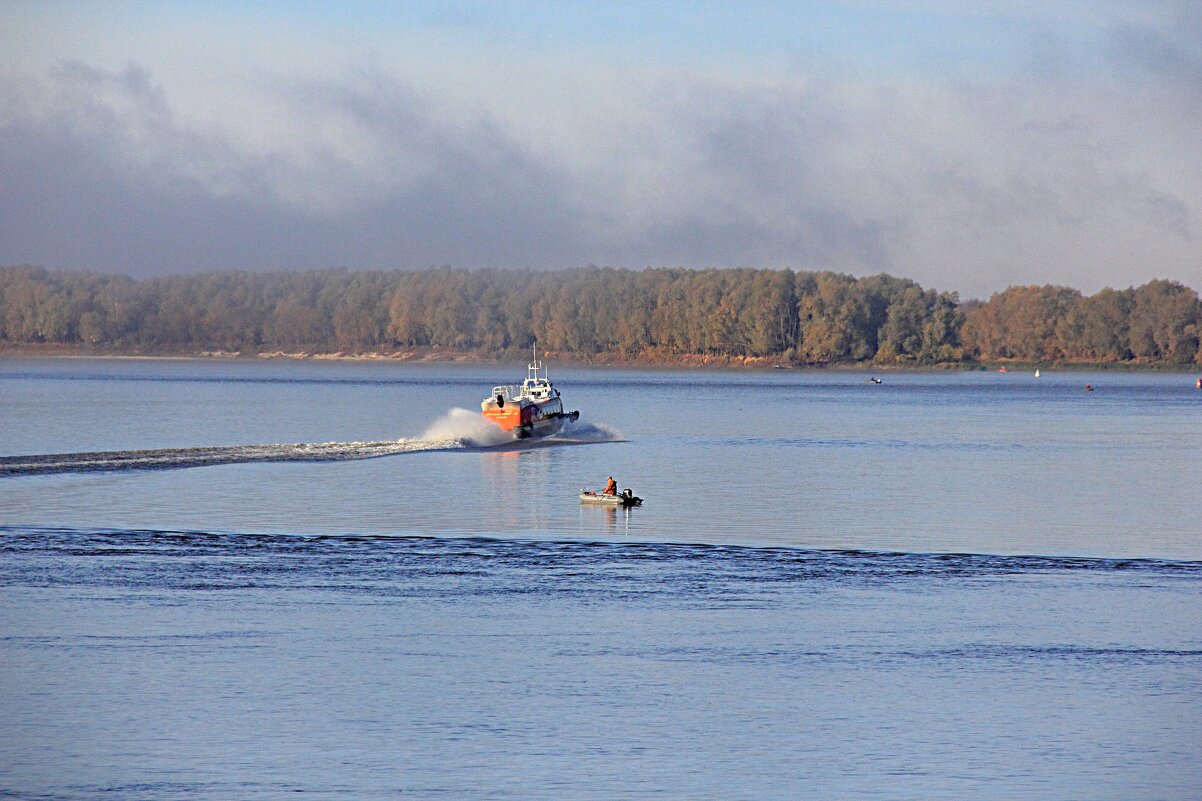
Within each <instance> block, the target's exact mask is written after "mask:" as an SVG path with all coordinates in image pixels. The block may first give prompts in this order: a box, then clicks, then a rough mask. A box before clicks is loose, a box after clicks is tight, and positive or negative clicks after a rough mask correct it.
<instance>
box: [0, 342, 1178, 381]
mask: <svg viewBox="0 0 1202 801" xmlns="http://www.w3.org/2000/svg"><path fill="white" fill-rule="evenodd" d="M539 355H540V357H542V358H545V359H546V360H547V362H549V363H551V364H558V365H563V366H571V367H598V368H607V367H612V368H616V369H639V370H694V369H717V370H837V371H851V372H856V371H858V372H873V371H875V372H900V371H907V372H946V371H949V370H951V371H962V370H963V371H982V370H990V371H991V370H998V369H999V368H1002V367H1005V368H1006V369H1007V370H1009V371H1015V372H1021V371H1024V370H1034V369H1036V368H1038V369H1041V370H1064V371H1070V370H1071V371H1086V370H1096V371H1105V372H1110V371H1128V372H1147V371H1156V372H1178V373H1187V374H1195V373H1199V372H1200V371H1202V367H1199V366H1197V365H1166V364H1140V363H1124V364H1111V363H1102V364H1099V363H1077V362H1055V363H1037V362H1017V361H1006V362H1001V361H999V362H947V363H942V364H933V365H921V364H876V363H872V362H846V363H844V362H839V363H831V364H789V363H787V362H785V361H784V360H782V359H780V358H774V357H763V356H747V357H744V356H705V355H697V354H667V353H664V354H652V355H648V354H641V355H638V356H629V355H624V354H614V353H603V354H597V355H594V356H579V355H576V354H570V353H559V352H555V351H548V352H546V353H545V354H544V353H541V352H540V354H539ZM3 358H18V359H20V358H24V359H95V360H114V361H118V360H119V361H188V360H194V361H239V362H258V361H307V362H331V363H336V362H367V363H390V362H400V363H406V364H431V365H436V364H513V363H516V362H523V363H524V361H528V360H529V353H528V352H526V351H525V350H522V351H513V352H511V353H499V354H498V353H490V354H482V353H477V352H474V351H452V350H446V349H443V348H409V349H405V350H397V351H384V352H380V351H372V352H367V353H346V352H334V353H314V352H309V351H294V352H286V351H267V352H262V353H250V354H246V353H239V352H235V351H221V350H211V351H195V352H183V351H181V352H177V353H172V352H163V353H115V352H111V351H94V350H90V349H83V348H71V347H64V346H61V345H52V346H33V347H30V346H22V347H7V348H3V347H0V359H3Z"/></svg>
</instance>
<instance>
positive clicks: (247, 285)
mask: <svg viewBox="0 0 1202 801" xmlns="http://www.w3.org/2000/svg"><path fill="white" fill-rule="evenodd" d="M535 340H537V341H538V343H539V345H540V347H541V348H542V349H543V350H544V352H546V353H547V355H548V358H551V359H554V360H558V361H564V362H574V363H581V364H615V365H624V366H664V367H698V366H700V367H704V366H711V365H712V366H718V367H743V366H749V367H793V366H830V365H847V366H865V367H868V366H871V367H874V368H878V367H888V366H897V367H916V366H917V367H937V366H974V367H980V366H983V365H990V364H1014V365H1022V364H1030V365H1041V366H1043V365H1050V366H1063V365H1077V366H1082V367H1086V366H1088V367H1098V366H1124V367H1147V366H1170V367H1177V368H1187V367H1190V366H1192V365H1202V301H1200V300H1199V297H1198V294H1197V292H1195V291H1194V290H1193V289H1191V288H1189V287H1187V286H1185V285H1183V284H1180V283H1177V282H1174V281H1166V280H1156V281H1151V282H1149V283H1147V284H1144V285H1142V286H1140V287H1134V288H1128V289H1123V290H1114V289H1103V290H1101V291H1099V292H1097V293H1096V294H1094V295H1090V296H1085V295H1083V294H1082V293H1080V292H1079V291H1077V290H1075V289H1072V288H1069V287H1061V286H1051V285H1046V286H1017V287H1011V288H1009V289H1007V290H1005V291H1003V292H999V293H996V294H995V295H993V296H992V297H991V298H989V300H987V301H977V300H969V301H961V300H960V298H959V297H958V296H957V295H956V294H955V293H948V292H940V291H936V290H933V289H924V288H923V287H921V286H919V285H918V284H917V283H915V282H914V281H911V280H909V279H905V278H895V277H893V276H889V275H884V274H882V275H874V276H868V277H864V278H855V277H853V276H850V275H844V274H839V273H831V272H793V271H791V270H753V269H739V270H700V271H697V270H684V269H647V270H639V271H633V270H617V269H610V268H595V267H589V268H582V269H577V270H563V271H560V272H534V271H498V270H481V271H466V270H452V269H436V270H423V271H399V270H398V271H392V272H349V271H346V270H331V271H318V272H299V273H291V272H281V273H249V272H221V273H204V274H197V275H187V276H181V275H177V276H167V277H161V278H147V279H142V280H135V279H132V278H127V277H124V276H115V275H109V274H100V273H89V272H61V271H48V270H45V269H42V268H38V267H0V352H8V353H31V354H37V355H62V354H66V355H88V356H105V355H127V356H208V357H210V358H212V357H227V356H233V355H238V356H255V357H262V356H268V357H291V358H318V357H322V358H355V359H400V360H410V361H414V360H427V361H469V360H470V361H513V360H514V358H518V357H519V354H521V355H524V354H525V353H526V352H527V349H528V348H529V346H530V345H531V344H532V343H533V342H534V341H535Z"/></svg>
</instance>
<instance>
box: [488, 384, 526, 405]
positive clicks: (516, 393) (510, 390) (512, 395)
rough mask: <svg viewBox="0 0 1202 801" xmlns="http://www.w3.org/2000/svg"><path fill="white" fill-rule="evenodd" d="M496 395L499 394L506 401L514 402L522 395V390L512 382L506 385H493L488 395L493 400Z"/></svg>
mask: <svg viewBox="0 0 1202 801" xmlns="http://www.w3.org/2000/svg"><path fill="white" fill-rule="evenodd" d="M498 395H500V396H501V398H502V399H504V400H505V402H506V403H509V402H511V401H514V402H516V401H517V400H518V399H519V398H521V397H522V390H521V388H520V387H516V386H514V385H512V384H510V385H508V386H501V387H493V388H492V395H490V396H489V397H490V398H492V399H494V400H495V399H496V397H497V396H498Z"/></svg>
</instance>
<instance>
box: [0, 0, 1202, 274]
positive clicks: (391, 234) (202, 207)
mask: <svg viewBox="0 0 1202 801" xmlns="http://www.w3.org/2000/svg"><path fill="white" fill-rule="evenodd" d="M1196 8H1197V7H1196V6H1190V5H1184V6H1171V5H1170V6H1164V7H1158V13H1156V14H1146V15H1142V16H1140V17H1138V18H1121V17H1115V18H1113V19H1111V18H1106V19H1103V20H1101V21H1100V23H1105V24H1104V25H1102V26H1101V27H1102V28H1103V34H1102V35H1101V37H1100V41H1101V44H1102V47H1101V49H1100V50H1099V51H1097V52H1096V53H1093V54H1090V55H1089V56H1088V57H1083V56H1082V55H1080V54H1075V55H1074V53H1073V48H1072V47H1071V46H1070V45H1071V42H1067V41H1065V40H1063V39H1062V38H1060V36H1059V34H1058V33H1057V31H1058V30H1059V29H1058V28H1056V27H1055V26H1045V27H1042V28H1040V27H1038V26H1037V29H1034V30H1032V31H1030V35H1029V43H1030V49H1029V51H1027V52H1026V53H1025V55H1023V56H1022V57H1021V58H1016V59H1012V60H1011V61H1010V62H1008V63H1007V64H1006V65H1005V66H1004V67H1002V68H995V69H989V70H980V71H975V72H972V73H970V74H967V75H966V74H957V73H954V72H948V73H940V72H938V71H931V70H925V71H924V70H908V71H907V70H881V69H873V68H871V67H869V66H864V65H855V64H834V63H832V62H830V61H829V60H824V59H821V58H808V57H805V56H804V54H803V55H801V56H795V57H792V58H789V59H783V60H782V59H779V58H777V59H763V60H760V61H756V60H754V59H753V60H750V61H747V60H744V61H735V60H730V61H723V60H722V59H718V60H716V61H715V60H713V59H710V60H709V61H701V60H698V61H696V62H690V61H688V60H686V59H679V58H677V59H673V60H671V61H669V62H665V61H664V60H657V59H654V58H650V57H648V58H638V57H636V56H632V55H630V54H625V55H622V56H621V57H617V56H613V55H607V54H606V53H604V52H602V53H598V52H596V51H589V50H585V51H582V52H567V51H565V50H564V49H562V48H560V49H556V48H548V47H542V48H514V47H505V46H498V47H497V48H495V49H488V48H484V47H481V46H480V44H479V43H478V42H476V41H474V40H473V41H471V42H467V41H461V40H456V39H455V37H453V36H451V37H449V38H443V39H438V40H436V41H426V40H423V39H422V38H421V37H414V36H409V37H404V36H400V37H397V38H390V39H389V41H388V43H386V44H385V43H380V42H367V43H366V44H365V43H364V42H362V41H357V43H354V44H350V43H348V41H347V40H345V39H342V40H338V39H326V40H322V41H321V42H318V43H316V44H315V43H313V42H311V41H308V40H306V39H305V36H304V32H303V31H301V32H299V33H298V32H297V31H295V30H293V31H291V33H290V32H289V31H288V30H285V31H284V32H283V33H276V34H273V36H274V37H275V38H274V39H273V40H272V41H271V42H269V43H268V44H269V46H268V47H265V48H264V47H259V48H251V47H250V46H249V39H248V35H244V36H241V37H238V36H235V37H228V36H221V37H216V36H214V35H212V34H211V33H205V29H204V28H203V26H184V27H179V26H177V27H176V28H175V29H173V30H175V36H177V37H179V42H180V43H182V44H181V46H180V47H179V48H178V49H177V50H176V51H175V55H172V56H170V57H168V56H167V55H165V54H164V53H165V52H167V51H169V50H170V47H169V46H167V45H162V46H160V47H159V48H157V49H156V48H153V47H151V46H150V45H149V44H147V42H148V41H149V40H150V39H152V38H154V37H153V36H151V35H150V33H147V34H146V36H145V37H143V38H137V37H135V38H134V39H133V40H130V41H124V42H118V43H117V44H116V45H112V46H111V47H109V48H108V49H103V48H98V47H95V46H92V47H87V46H83V45H82V44H80V45H79V46H70V45H72V44H73V43H77V42H82V41H83V40H84V39H85V37H83V35H82V34H79V33H78V32H68V33H64V32H63V30H64V29H66V28H68V27H69V26H67V24H66V23H59V26H60V27H59V28H58V29H55V26H50V27H51V28H52V29H55V30H56V32H57V33H58V34H60V35H59V36H58V38H54V37H50V39H49V40H48V41H49V44H47V43H46V42H39V41H36V37H35V42H34V44H28V43H27V44H26V51H25V52H26V53H27V54H28V53H29V52H33V51H34V50H35V49H36V48H35V45H36V46H37V47H38V48H40V49H39V50H38V52H44V53H47V54H49V56H52V57H46V58H41V59H39V58H33V57H31V56H28V55H26V56H25V57H23V58H20V59H16V63H14V64H13V65H11V66H9V67H7V68H4V69H3V70H0V263H3V264H12V263H21V262H31V263H41V264H45V265H47V266H55V267H79V268H91V269H99V270H109V271H119V272H125V273H129V274H134V275H150V274H161V273H170V272H181V271H194V270H207V269H223V268H241V269H266V268H277V269H278V268H302V267H325V266H348V267H352V268H378V269H391V268H397V267H402V268H420V267H425V266H430V265H440V264H451V265H454V266H458V267H473V268H475V267H502V268H508V267H531V268H560V267H572V266H578V265H583V264H587V263H596V264H610V265H615V266H624V267H641V266H648V265H651V266H678V265H683V266H690V267H710V266H716V267H729V266H757V267H791V268H795V269H833V270H839V271H845V272H851V273H854V274H857V275H861V274H868V273H875V272H881V271H886V272H891V273H894V274H897V275H903V276H906V277H911V278H915V279H917V280H919V281H920V282H922V283H924V284H926V285H928V286H935V287H938V288H942V289H951V290H959V291H961V292H962V293H964V294H966V295H976V296H982V295H987V294H988V293H989V292H991V291H995V290H998V289H1001V288H1003V287H1005V286H1007V285H1010V284H1015V283H1032V282H1037V283H1044V282H1057V283H1066V284H1070V285H1073V286H1077V287H1079V288H1081V289H1083V290H1086V291H1094V290H1096V289H1098V288H1100V287H1102V286H1105V285H1116V286H1126V285H1130V284H1137V283H1142V282H1143V281H1146V280H1148V279H1150V278H1153V277H1170V278H1175V279H1177V280H1182V281H1184V282H1186V283H1188V284H1191V285H1192V286H1194V287H1195V288H1197V287H1200V286H1202V255H1200V254H1202V250H1200V249H1199V236H1200V234H1202V231H1200V226H1202V144H1200V143H1202V139H1200V138H1199V137H1198V131H1199V130H1202V12H1200V11H1198V10H1196ZM1095 22H1099V21H1095ZM1100 23H1099V24H1100ZM249 38H253V37H249ZM206 42H207V43H209V44H210V45H212V46H211V47H206V46H203V45H204V43H206ZM218 42H220V44H218ZM55 43H57V46H56V44H55ZM64 43H65V44H64ZM181 53H182V55H181ZM252 54H253V55H252ZM300 54H307V55H305V56H303V57H302V55H300ZM206 58H210V59H211V60H208V61H206Z"/></svg>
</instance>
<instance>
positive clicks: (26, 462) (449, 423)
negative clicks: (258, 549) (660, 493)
mask: <svg viewBox="0 0 1202 801" xmlns="http://www.w3.org/2000/svg"><path fill="white" fill-rule="evenodd" d="M620 439H621V435H620V434H618V433H617V432H616V431H613V430H612V429H610V428H608V427H606V426H603V425H590V424H579V423H577V424H568V425H565V426H564V429H563V431H562V432H560V434H559V435H557V436H555V437H548V438H546V439H535V440H516V441H515V440H514V439H513V436H512V435H511V434H510V433H508V432H506V431H502V430H501V429H500V428H498V427H497V426H495V425H493V424H492V423H490V422H488V421H487V420H485V419H483V418H482V417H480V415H478V414H475V413H473V412H469V411H468V410H466V409H451V410H450V411H448V412H447V413H446V414H445V415H443V416H442V417H441V418H439V419H438V420H436V421H435V422H434V423H433V424H432V425H431V426H430V427H429V428H428V429H427V430H426V431H425V433H423V434H422V435H421V436H420V437H419V438H417V439H399V440H387V441H383V442H322V443H299V444H291V445H289V444H277V445H219V446H214V447H206V448H155V449H152V450H128V451H92V452H87V453H48V454H37V455H31V456H0V478H3V477H6V476H33V475H48V474H53V473H98V472H110V471H116V470H173V469H181V468H186V467H207V466H211V465H221V464H244V463H247V462H335V461H351V460H356V459H376V458H379V457H381V456H395V455H397V454H402V453H422V452H426V451H441V450H452V449H470V450H482V449H488V448H496V447H506V448H509V449H518V450H524V449H527V448H545V447H550V446H553V445H574V444H585V443H591V442H615V441H619V440H620Z"/></svg>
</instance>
